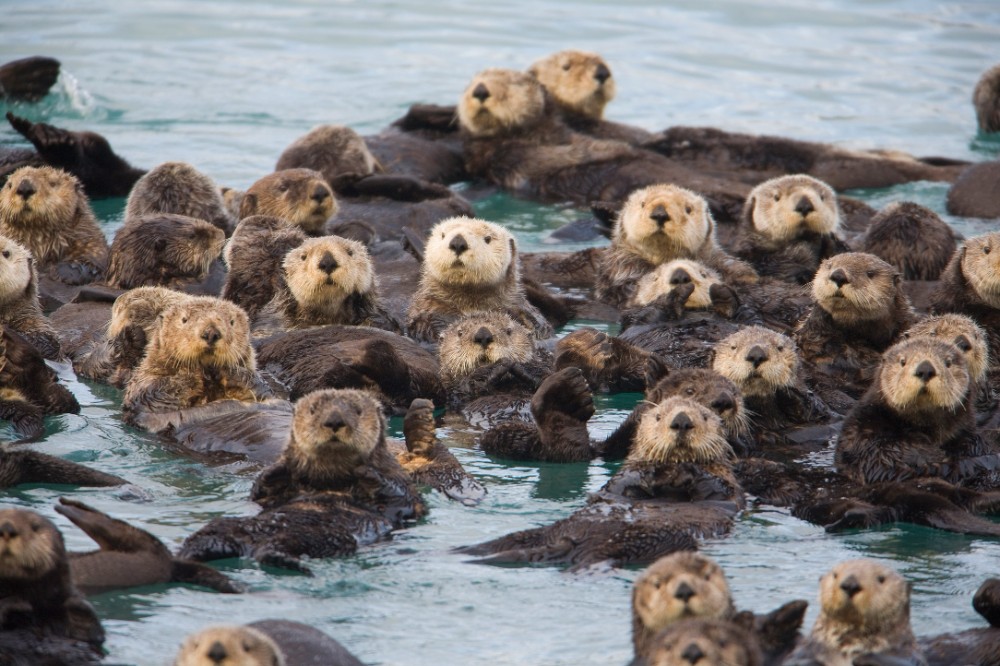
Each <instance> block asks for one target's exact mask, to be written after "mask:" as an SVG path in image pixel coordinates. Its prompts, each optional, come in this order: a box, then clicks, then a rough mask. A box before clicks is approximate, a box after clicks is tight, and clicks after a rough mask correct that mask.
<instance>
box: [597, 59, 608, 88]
mask: <svg viewBox="0 0 1000 666" xmlns="http://www.w3.org/2000/svg"><path fill="white" fill-rule="evenodd" d="M594 78H595V79H597V82H598V83H600V84H603V83H604V82H605V81H607V80H608V79H610V78H611V70H610V69H608V66H607V65H605V64H604V63H601V64H600V65H598V66H597V69H595V70H594Z"/></svg>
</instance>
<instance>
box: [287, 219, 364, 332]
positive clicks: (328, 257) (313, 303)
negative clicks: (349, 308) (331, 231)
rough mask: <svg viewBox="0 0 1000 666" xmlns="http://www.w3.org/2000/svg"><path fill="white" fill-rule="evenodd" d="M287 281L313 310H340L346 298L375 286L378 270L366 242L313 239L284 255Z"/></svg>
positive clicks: (292, 289) (293, 293)
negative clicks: (365, 244)
mask: <svg viewBox="0 0 1000 666" xmlns="http://www.w3.org/2000/svg"><path fill="white" fill-rule="evenodd" d="M282 266H283V267H284V271H285V283H286V284H287V285H288V289H289V291H291V293H292V296H293V297H294V298H295V301H296V302H297V303H298V304H299V305H300V306H302V307H305V308H308V309H310V310H322V311H326V310H329V311H330V313H331V314H334V313H337V312H339V311H340V308H341V306H342V304H343V302H344V300H345V299H347V298H348V297H350V296H352V295H354V294H367V293H368V292H370V291H371V290H372V289H374V288H375V286H376V285H375V271H374V269H373V268H372V261H371V257H369V256H368V250H367V249H366V248H365V246H364V245H362V244H361V243H359V242H357V241H353V240H348V239H346V238H340V237H339V236H321V237H319V238H310V239H308V240H306V241H304V242H303V243H302V245H300V246H298V247H297V248H295V249H293V250H290V251H289V252H288V254H286V255H285V260H284V263H283V264H282Z"/></svg>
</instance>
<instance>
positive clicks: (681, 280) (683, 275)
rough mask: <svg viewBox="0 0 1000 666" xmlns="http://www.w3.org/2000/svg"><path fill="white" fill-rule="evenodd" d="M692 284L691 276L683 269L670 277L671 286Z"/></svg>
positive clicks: (679, 269)
mask: <svg viewBox="0 0 1000 666" xmlns="http://www.w3.org/2000/svg"><path fill="white" fill-rule="evenodd" d="M689 282H691V276H690V275H688V272H687V271H686V270H684V269H683V268H678V269H677V270H675V271H674V274H673V275H671V276H670V284H675V285H676V284H687V283H689Z"/></svg>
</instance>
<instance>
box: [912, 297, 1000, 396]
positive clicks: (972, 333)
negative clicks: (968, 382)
mask: <svg viewBox="0 0 1000 666" xmlns="http://www.w3.org/2000/svg"><path fill="white" fill-rule="evenodd" d="M903 336H904V337H905V338H916V337H920V336H928V337H932V338H935V339H937V340H940V341H941V342H947V343H948V344H952V345H955V346H956V347H957V348H958V350H959V351H960V352H962V356H964V357H965V366H966V368H968V370H969V376H970V377H971V378H972V381H975V382H978V381H981V380H982V379H983V378H984V377H985V376H986V370H987V368H989V365H990V364H989V360H990V349H989V346H988V345H987V343H986V332H985V331H984V330H983V329H982V328H980V326H979V324H977V323H976V322H975V320H974V319H972V317H967V316H966V315H960V314H954V313H952V314H944V315H938V316H936V317H927V318H926V319H923V320H921V321H919V322H917V323H916V324H914V325H913V326H911V327H910V328H909V329H907V330H906V332H905V333H904V334H903Z"/></svg>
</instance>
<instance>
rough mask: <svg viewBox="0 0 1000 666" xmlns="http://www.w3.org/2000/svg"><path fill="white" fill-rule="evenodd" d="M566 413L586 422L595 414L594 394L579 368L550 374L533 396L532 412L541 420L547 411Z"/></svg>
mask: <svg viewBox="0 0 1000 666" xmlns="http://www.w3.org/2000/svg"><path fill="white" fill-rule="evenodd" d="M551 412H558V413H560V414H566V415H568V416H570V417H572V418H573V419H576V420H577V421H582V422H586V421H588V420H589V419H590V417H591V416H593V415H594V396H593V394H592V393H591V391H590V385H589V384H587V380H586V379H585V378H584V376H583V372H582V371H581V370H580V369H579V368H564V369H562V370H559V371H558V372H555V373H553V374H551V375H549V376H548V377H547V378H546V379H545V381H543V382H542V384H541V386H539V387H538V390H537V391H535V394H534V395H533V396H532V398H531V413H532V414H533V415H534V416H535V419H536V420H538V421H541V420H542V419H543V418H544V416H545V414H546V413H551Z"/></svg>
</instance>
